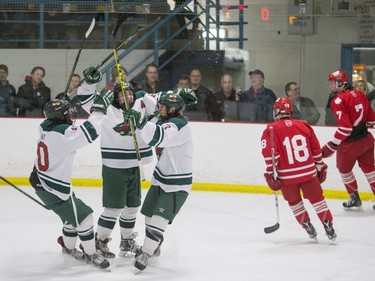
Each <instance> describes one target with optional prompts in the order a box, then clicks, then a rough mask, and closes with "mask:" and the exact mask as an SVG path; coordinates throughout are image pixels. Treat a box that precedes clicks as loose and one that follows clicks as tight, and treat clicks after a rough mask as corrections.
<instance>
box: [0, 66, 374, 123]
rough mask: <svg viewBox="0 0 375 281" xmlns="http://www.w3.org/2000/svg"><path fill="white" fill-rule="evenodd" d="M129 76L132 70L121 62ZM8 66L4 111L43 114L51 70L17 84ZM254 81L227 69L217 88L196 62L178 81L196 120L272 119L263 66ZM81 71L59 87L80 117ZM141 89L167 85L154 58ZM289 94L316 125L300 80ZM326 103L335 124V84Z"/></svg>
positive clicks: (1, 83)
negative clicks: (242, 82) (246, 82)
mask: <svg viewBox="0 0 375 281" xmlns="http://www.w3.org/2000/svg"><path fill="white" fill-rule="evenodd" d="M121 69H122V72H123V75H124V78H126V75H127V71H126V68H125V67H124V66H121ZM8 75H9V69H8V66H7V65H5V64H0V116H1V117H4V116H19V117H43V108H44V105H45V104H46V103H47V102H48V101H49V100H51V90H50V88H49V87H48V86H47V85H45V83H44V82H43V78H44V77H45V75H46V70H45V69H44V68H43V67H42V66H35V67H34V68H33V69H32V70H31V72H30V75H27V76H26V77H25V83H24V84H23V85H21V86H20V87H19V88H18V90H16V88H15V87H14V86H13V85H12V84H10V82H9V81H8ZM249 79H250V87H249V88H248V89H246V90H243V89H242V87H240V86H236V88H235V87H234V85H233V78H232V76H231V75H230V74H228V73H224V74H223V75H222V76H221V80H220V89H219V90H217V91H216V92H214V91H213V90H212V89H209V88H208V87H206V86H204V85H203V84H204V82H203V83H202V80H203V77H202V72H201V70H200V69H199V68H195V67H193V68H192V69H191V70H190V72H189V74H181V75H180V76H179V78H178V81H177V82H176V84H175V85H176V86H175V87H176V88H190V89H192V90H193V91H194V93H195V94H196V96H197V98H198V102H197V103H196V104H192V105H188V106H186V108H185V111H184V115H185V117H186V118H188V119H189V120H197V121H221V122H224V121H242V122H244V121H245V122H254V123H270V122H273V110H272V106H273V104H274V102H275V100H276V95H275V93H274V92H273V91H272V90H271V89H269V88H267V87H265V75H264V72H263V71H262V70H260V69H255V70H253V71H250V72H249ZM80 80H81V77H80V75H79V74H74V75H73V76H72V78H71V81H70V84H69V87H68V92H67V93H64V92H62V93H59V94H57V95H56V98H64V99H66V100H68V101H69V102H70V103H71V104H72V107H73V109H74V110H75V112H76V116H77V117H79V118H86V117H87V113H86V112H85V111H84V110H82V108H81V106H80V104H79V101H77V99H75V98H74V97H75V93H74V91H75V88H76V86H77V85H78V83H79V82H80ZM118 81H119V75H118V72H117V68H116V67H113V68H112V69H111V80H110V82H109V84H108V85H107V86H106V89H110V88H112V87H113V86H114V85H115V83H117V82H118ZM134 86H135V89H136V90H137V91H144V92H147V93H157V92H160V91H167V90H173V89H167V88H166V87H165V86H164V85H163V84H162V83H161V82H160V81H159V69H158V66H157V65H156V64H155V63H149V64H148V65H146V68H145V77H144V81H143V82H142V83H141V84H138V85H134ZM353 87H354V88H355V89H359V90H361V91H363V92H364V93H365V94H366V95H367V97H368V99H369V101H370V102H371V104H372V107H373V109H375V90H372V91H371V90H369V86H368V82H367V81H365V80H358V81H356V82H355V83H354V85H353ZM284 90H285V95H286V97H287V98H289V99H290V100H291V101H292V103H293V112H292V117H293V118H294V119H299V120H303V121H305V122H307V123H308V124H310V125H316V124H318V122H319V119H320V117H321V114H320V112H319V110H318V108H317V107H316V105H315V103H314V101H313V100H312V99H310V98H307V97H304V96H302V95H301V92H300V87H299V85H298V83H297V82H293V81H291V82H287V83H286V84H285V86H284ZM331 90H332V92H331V93H330V95H329V97H328V100H327V105H326V107H325V116H324V123H325V125H328V126H336V125H337V124H336V120H335V118H334V116H333V113H332V111H331V109H330V107H329V105H330V103H331V100H332V99H333V98H334V97H335V96H336V94H337V93H335V92H334V87H332V88H331Z"/></svg>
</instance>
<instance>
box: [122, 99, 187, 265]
mask: <svg viewBox="0 0 375 281" xmlns="http://www.w3.org/2000/svg"><path fill="white" fill-rule="evenodd" d="M184 105H185V102H184V99H183V98H182V97H181V96H180V95H178V94H176V93H173V92H164V93H163V94H161V95H160V97H159V99H158V110H159V113H158V114H157V116H158V122H157V123H156V124H155V123H153V122H150V121H148V116H146V115H144V114H142V113H141V112H139V111H135V110H134V109H129V110H126V111H125V112H124V119H125V123H128V124H133V126H134V127H135V128H136V134H137V136H139V137H140V138H142V139H143V140H144V141H145V142H146V143H148V144H149V145H151V146H154V147H157V148H159V151H160V153H159V157H158V162H157V165H156V167H155V170H154V173H153V176H152V180H151V187H150V189H149V191H148V193H147V195H146V198H145V200H144V202H143V205H142V209H141V213H142V214H144V215H145V223H146V228H145V231H146V237H145V239H144V242H143V245H142V248H141V249H140V250H139V251H138V252H137V253H136V259H135V264H134V266H135V268H136V269H137V270H140V271H142V270H144V269H145V268H146V267H147V265H148V259H149V258H150V257H151V256H153V255H155V256H157V255H159V254H160V244H161V242H162V241H163V235H164V231H165V230H166V228H167V226H168V224H171V223H172V221H173V220H174V218H175V216H176V215H177V213H178V212H179V211H180V209H181V207H182V206H183V204H184V203H185V201H186V199H187V197H188V195H189V192H190V190H191V186H192V160H193V140H192V133H191V128H190V125H189V123H188V122H187V120H186V119H185V118H184V117H183V116H182V111H183V109H184Z"/></svg>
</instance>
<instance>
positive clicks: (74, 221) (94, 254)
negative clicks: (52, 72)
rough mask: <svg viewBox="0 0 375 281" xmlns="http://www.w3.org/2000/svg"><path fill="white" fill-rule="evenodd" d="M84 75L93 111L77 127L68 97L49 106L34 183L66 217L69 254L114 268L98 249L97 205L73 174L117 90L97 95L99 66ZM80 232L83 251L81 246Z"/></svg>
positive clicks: (83, 87)
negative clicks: (77, 188)
mask: <svg viewBox="0 0 375 281" xmlns="http://www.w3.org/2000/svg"><path fill="white" fill-rule="evenodd" d="M83 74H84V77H85V80H86V82H84V83H83V84H82V85H81V86H80V88H79V89H80V90H81V91H89V92H91V93H93V95H94V97H93V104H92V106H91V108H90V111H91V115H90V116H89V118H88V119H87V120H86V121H85V122H84V123H83V124H82V125H80V126H77V127H75V126H74V120H73V119H74V116H72V115H73V110H72V108H71V107H70V104H69V102H68V101H66V100H63V99H54V100H52V101H49V102H48V103H47V104H46V105H45V107H44V115H45V116H46V120H44V121H43V122H42V123H41V124H40V127H39V140H38V145H37V156H36V158H35V163H34V169H33V172H32V173H31V176H30V183H31V185H32V186H33V187H34V188H35V192H36V194H37V196H38V197H39V198H40V199H41V200H42V201H43V202H44V203H45V205H46V206H47V208H49V209H50V210H52V211H53V212H55V213H56V214H57V215H58V216H59V217H60V218H61V220H62V222H63V228H62V233H63V235H62V236H60V237H59V238H58V240H57V241H58V243H59V244H60V245H61V247H62V251H63V253H64V254H67V255H70V256H72V257H74V258H76V259H78V260H82V261H86V262H88V263H90V264H93V265H94V266H96V267H98V268H100V269H106V270H108V269H109V266H110V264H109V262H108V261H107V260H106V259H105V258H104V257H103V256H102V255H101V253H100V252H98V251H97V250H96V248H95V240H94V229H93V215H92V213H93V210H92V209H91V208H90V207H89V206H88V205H86V204H85V203H84V202H83V201H82V200H80V199H78V198H77V197H76V196H75V194H74V192H73V191H72V184H71V175H72V170H73V160H74V156H75V154H76V150H77V149H80V148H82V147H84V146H87V145H89V144H90V143H92V142H93V141H94V140H95V139H96V138H97V137H98V135H99V133H100V130H101V125H102V122H103V120H104V118H105V116H106V112H107V107H108V105H109V104H110V103H111V102H112V99H113V93H112V92H111V91H108V92H102V93H100V94H96V92H95V87H96V84H97V83H98V82H99V81H101V79H102V75H101V73H100V72H99V71H97V70H96V69H95V68H94V67H90V68H87V69H86V70H85V71H84V72H83ZM78 237H79V238H80V240H81V249H82V250H83V252H81V251H80V250H78V249H76V242H77V238H78Z"/></svg>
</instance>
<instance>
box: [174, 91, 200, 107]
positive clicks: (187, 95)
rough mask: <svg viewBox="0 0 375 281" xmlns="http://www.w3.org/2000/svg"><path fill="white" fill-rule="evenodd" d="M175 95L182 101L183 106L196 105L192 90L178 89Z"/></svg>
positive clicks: (196, 99) (195, 97) (196, 100)
mask: <svg viewBox="0 0 375 281" xmlns="http://www.w3.org/2000/svg"><path fill="white" fill-rule="evenodd" d="M177 94H178V95H179V96H180V97H181V98H182V99H183V100H184V102H185V104H196V103H197V102H198V98H197V96H196V95H195V93H194V91H193V90H192V89H188V88H185V89H178V90H177Z"/></svg>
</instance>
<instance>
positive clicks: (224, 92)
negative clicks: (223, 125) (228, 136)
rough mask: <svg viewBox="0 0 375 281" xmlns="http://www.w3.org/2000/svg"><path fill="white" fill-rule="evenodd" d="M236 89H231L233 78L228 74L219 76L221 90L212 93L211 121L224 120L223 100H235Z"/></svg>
mask: <svg viewBox="0 0 375 281" xmlns="http://www.w3.org/2000/svg"><path fill="white" fill-rule="evenodd" d="M237 99H238V98H237V95H236V90H235V89H233V79H232V76H231V75H229V74H224V75H223V76H222V77H221V90H220V91H218V92H216V93H215V94H214V100H213V102H212V104H211V116H212V120H213V121H222V120H225V108H224V102H225V101H237Z"/></svg>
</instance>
